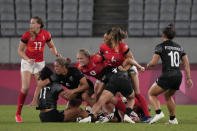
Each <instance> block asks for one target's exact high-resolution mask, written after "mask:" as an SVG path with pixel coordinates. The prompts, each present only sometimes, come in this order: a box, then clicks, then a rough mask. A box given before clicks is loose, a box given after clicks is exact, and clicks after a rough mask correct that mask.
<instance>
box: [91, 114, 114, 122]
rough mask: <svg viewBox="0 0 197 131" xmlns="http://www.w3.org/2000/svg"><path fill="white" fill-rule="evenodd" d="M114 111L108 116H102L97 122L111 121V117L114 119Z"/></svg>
mask: <svg viewBox="0 0 197 131" xmlns="http://www.w3.org/2000/svg"><path fill="white" fill-rule="evenodd" d="M113 117H114V113H111V114H108V115H106V116H100V118H99V120H98V121H96V122H95V123H106V122H109V121H110V120H111V119H113Z"/></svg>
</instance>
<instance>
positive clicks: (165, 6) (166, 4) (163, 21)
mask: <svg viewBox="0 0 197 131" xmlns="http://www.w3.org/2000/svg"><path fill="white" fill-rule="evenodd" d="M174 14H175V0H161V9H160V25H159V29H160V30H159V34H160V35H161V32H162V30H163V29H164V28H165V27H166V26H167V25H168V24H169V23H174V18H175V15H174Z"/></svg>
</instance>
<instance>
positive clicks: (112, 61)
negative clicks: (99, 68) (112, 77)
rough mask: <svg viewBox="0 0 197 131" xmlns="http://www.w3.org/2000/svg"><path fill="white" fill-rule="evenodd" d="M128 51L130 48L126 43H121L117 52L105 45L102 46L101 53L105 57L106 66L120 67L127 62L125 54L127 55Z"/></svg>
mask: <svg viewBox="0 0 197 131" xmlns="http://www.w3.org/2000/svg"><path fill="white" fill-rule="evenodd" d="M128 51H129V47H128V45H127V44H125V43H120V44H119V47H118V50H117V51H116V50H115V49H114V48H110V47H109V46H108V45H107V44H105V43H103V44H101V45H100V53H101V54H102V55H103V56H104V57H105V66H107V65H111V66H115V67H118V66H120V65H121V64H122V63H123V61H124V60H125V54H127V52H128Z"/></svg>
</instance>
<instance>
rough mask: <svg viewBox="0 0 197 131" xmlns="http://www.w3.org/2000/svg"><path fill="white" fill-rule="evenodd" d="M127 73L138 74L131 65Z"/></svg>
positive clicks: (135, 68)
mask: <svg viewBox="0 0 197 131" xmlns="http://www.w3.org/2000/svg"><path fill="white" fill-rule="evenodd" d="M129 73H136V74H138V71H137V67H136V66H134V65H133V66H132V67H131V68H130V69H129Z"/></svg>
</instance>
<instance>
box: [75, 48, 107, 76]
mask: <svg viewBox="0 0 197 131" xmlns="http://www.w3.org/2000/svg"><path fill="white" fill-rule="evenodd" d="M103 61H104V59H103V57H102V56H101V55H100V54H94V55H90V53H89V52H88V51H87V50H85V49H80V50H79V51H78V53H77V63H76V67H77V68H78V69H79V70H80V71H81V72H82V73H83V74H86V75H89V76H92V77H95V78H98V77H99V73H100V72H101V71H102V70H103V68H104V63H103Z"/></svg>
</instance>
